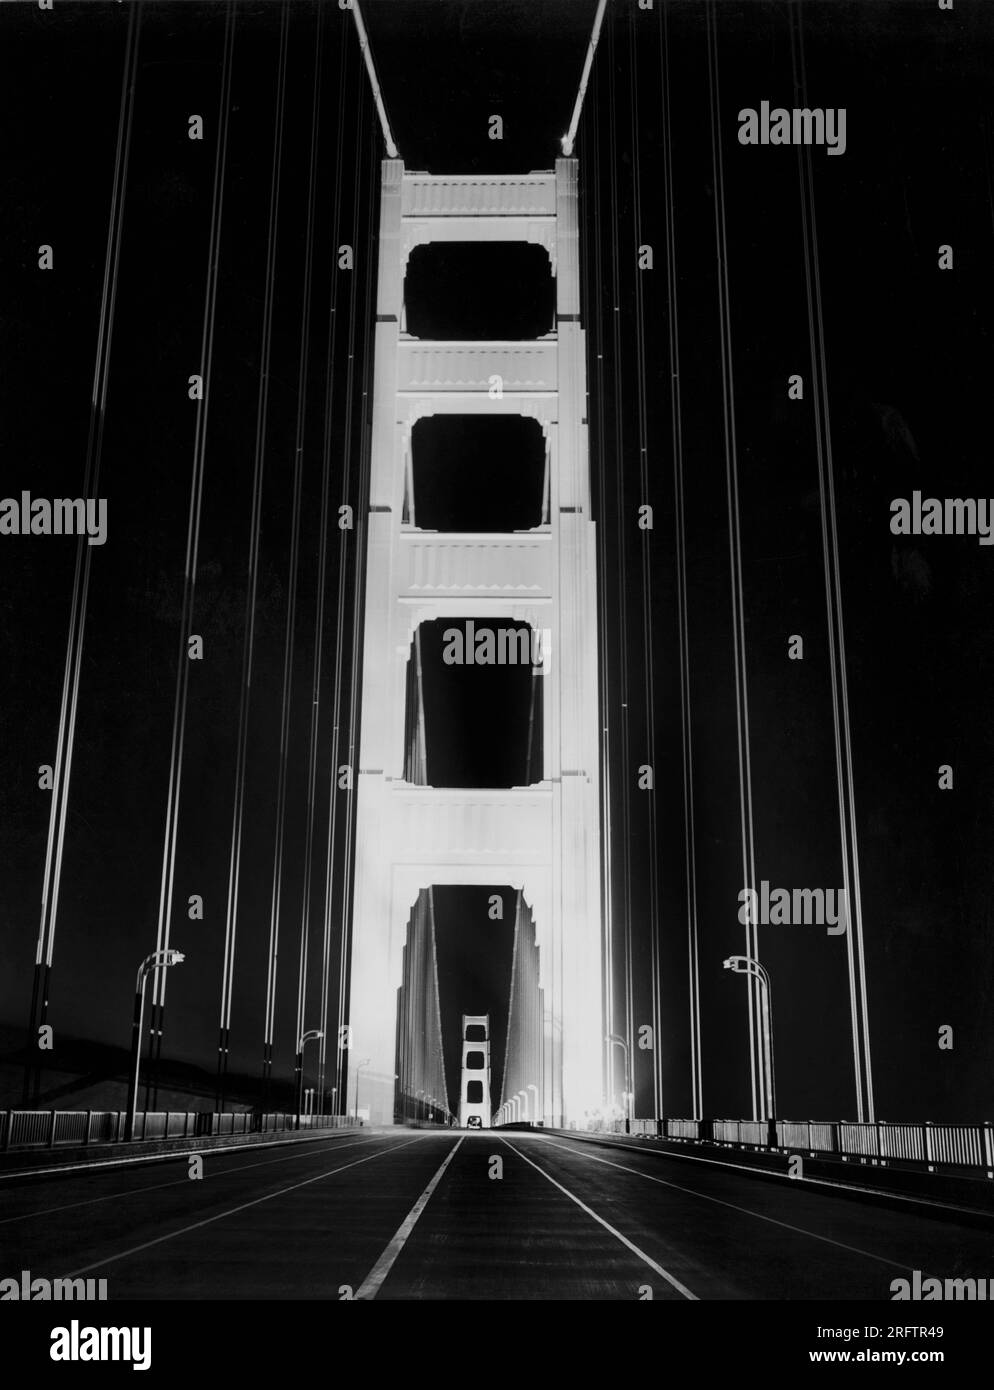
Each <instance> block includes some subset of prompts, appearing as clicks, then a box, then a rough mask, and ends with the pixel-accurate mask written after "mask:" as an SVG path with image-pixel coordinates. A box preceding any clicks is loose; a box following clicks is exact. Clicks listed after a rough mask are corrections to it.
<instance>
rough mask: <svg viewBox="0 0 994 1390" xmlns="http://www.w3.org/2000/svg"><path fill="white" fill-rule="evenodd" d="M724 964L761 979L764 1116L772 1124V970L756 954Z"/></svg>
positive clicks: (774, 1114) (775, 1106) (773, 1083)
mask: <svg viewBox="0 0 994 1390" xmlns="http://www.w3.org/2000/svg"><path fill="white" fill-rule="evenodd" d="M722 965H723V966H724V968H725V969H726V970H731V971H732V972H733V973H734V974H736V975H751V976H752V978H753V979H754V980H758V981H759V989H760V995H761V997H762V1001H763V1063H764V1070H765V1072H766V1095H767V1102H766V1107H767V1111H768V1114H767V1115H766V1116H764V1118H765V1119H767V1120H769V1121H770V1122H771V1124H772V1123H774V1122H775V1120H776V1115H777V1100H776V1089H775V1082H774V1076H773V989H772V986H771V984H770V972H769V971H768V970H767V968H766V966H765V965H761V964H760V963H759V961H758V960H756V959H755V957H754V956H729V957H728V958H727V960H723V961H722Z"/></svg>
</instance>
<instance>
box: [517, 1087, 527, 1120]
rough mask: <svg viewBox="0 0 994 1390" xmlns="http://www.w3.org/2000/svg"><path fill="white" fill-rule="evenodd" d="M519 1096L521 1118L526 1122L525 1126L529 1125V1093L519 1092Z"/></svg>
mask: <svg viewBox="0 0 994 1390" xmlns="http://www.w3.org/2000/svg"><path fill="white" fill-rule="evenodd" d="M518 1095H519V1096H520V1097H521V1118H522V1119H523V1120H524V1122H525V1124H527V1123H528V1092H527V1091H519V1092H518Z"/></svg>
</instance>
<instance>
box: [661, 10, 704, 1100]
mask: <svg viewBox="0 0 994 1390" xmlns="http://www.w3.org/2000/svg"><path fill="white" fill-rule="evenodd" d="M659 61H660V73H661V82H660V96H661V99H662V118H663V203H664V207H665V226H666V285H667V295H666V299H667V315H666V317H667V322H668V326H669V354H670V418H671V430H672V449H673V492H674V502H675V513H676V514H675V522H674V524H675V530H676V581H677V638H678V647H679V663H678V664H679V673H680V740H681V749H682V764H683V834H684V882H685V889H686V894H687V971H688V999H689V1004H690V1020H689V1023H690V1038H689V1040H690V1095H691V1108H692V1118H694V1119H701V1118H702V1116H703V1114H704V1098H703V1080H702V1067H701V984H700V949H699V941H698V928H697V840H696V830H695V818H694V747H693V722H692V717H691V699H690V636H689V631H690V629H689V617H688V604H687V530H686V519H685V511H684V474H683V402H682V397H681V388H680V321H679V313H678V307H679V306H678V303H677V269H676V209H675V200H674V191H673V123H672V119H671V116H670V52H669V14H668V5H667V0H663V7H662V10H661V11H660V19H659ZM657 1046H658V1043H657Z"/></svg>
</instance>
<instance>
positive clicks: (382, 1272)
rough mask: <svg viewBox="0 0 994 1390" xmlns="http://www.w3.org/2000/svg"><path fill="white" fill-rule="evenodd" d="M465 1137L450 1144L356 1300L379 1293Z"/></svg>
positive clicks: (362, 1286) (368, 1276)
mask: <svg viewBox="0 0 994 1390" xmlns="http://www.w3.org/2000/svg"><path fill="white" fill-rule="evenodd" d="M465 1138H466V1136H465V1134H464V1135H463V1136H462V1138H461V1139H458V1140H457V1141H456V1143H455V1144H454V1145H453V1146H452V1148H451V1149H450V1150H449V1152H448V1153H447V1154H446V1156H445V1160H444V1162H443V1163H442V1166H441V1168H439V1170H438V1172H437V1173H436V1174H435V1176H434V1177H433V1178H432V1180H431V1182H430V1183H429V1184H428V1186H427V1187H426V1188H425V1190H424V1191H423V1192H422V1194H421V1196H420V1197H419V1198H418V1200H417V1201H416V1202H415V1203H414V1206H413V1207H412V1208H411V1210H410V1211H409V1212H408V1213H407V1215H406V1216H405V1217H404V1219H403V1221H402V1222H401V1223H400V1225H399V1226H398V1227H397V1233H396V1235H395V1236H394V1238H393V1240H392V1241H391V1242H390V1244H389V1245H388V1246H387V1248H386V1249H385V1250H384V1252H383V1254H382V1255H381V1256H380V1258H379V1259H378V1260H377V1261H376V1264H375V1265H373V1268H372V1269H371V1270H370V1271H369V1273H368V1274H367V1275H366V1277H365V1279H364V1280H363V1281H362V1283H361V1284H360V1286H359V1289H358V1290H357V1292H356V1295H355V1296H356V1299H357V1300H358V1299H360V1298H375V1297H376V1295H377V1294H378V1293H379V1291H380V1289H381V1288H382V1286H383V1281H384V1279H386V1277H387V1275H388V1274H389V1273H390V1270H391V1269H392V1268H393V1264H394V1261H395V1260H396V1258H397V1256H398V1255H399V1254H400V1252H401V1251H402V1250H403V1248H404V1246H405V1245H406V1244H407V1238H408V1236H409V1235H410V1234H411V1232H412V1231H413V1230H414V1227H415V1225H416V1224H417V1220H418V1217H419V1216H420V1215H421V1213H422V1212H423V1211H424V1209H425V1207H426V1206H427V1205H428V1203H429V1202H430V1201H431V1194H432V1193H433V1192H434V1191H435V1188H436V1187H437V1186H438V1184H439V1183H440V1182H441V1181H442V1174H443V1173H444V1172H445V1170H446V1168H448V1166H449V1164H450V1163H451V1162H452V1160H453V1159H454V1158H455V1156H456V1149H458V1147H459V1145H460V1144H461V1143H462V1141H463V1139H465Z"/></svg>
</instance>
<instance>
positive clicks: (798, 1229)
mask: <svg viewBox="0 0 994 1390" xmlns="http://www.w3.org/2000/svg"><path fill="white" fill-rule="evenodd" d="M541 1137H542V1138H543V1139H544V1141H545V1143H547V1144H551V1145H552V1147H553V1148H554V1149H564V1150H565V1152H566V1153H570V1154H577V1155H578V1156H579V1157H580V1158H587V1159H589V1160H590V1162H591V1163H605V1164H606V1165H607V1166H608V1168H618V1169H620V1171H621V1172H622V1173H634V1175H635V1176H636V1177H637V1178H645V1180H646V1182H657V1183H659V1184H660V1186H662V1187H672V1188H673V1190H674V1191H675V1192H685V1193H686V1194H687V1196H688V1197H699V1198H700V1199H701V1201H702V1202H714V1203H715V1204H716V1205H717V1206H719V1207H728V1208H729V1209H730V1210H731V1211H737V1212H740V1213H741V1215H743V1216H753V1217H755V1218H756V1220H757V1221H768V1222H770V1224H771V1225H773V1226H781V1227H782V1228H783V1229H784V1230H785V1231H793V1232H794V1233H795V1234H796V1235H799V1236H810V1238H811V1239H812V1240H820V1241H823V1242H824V1243H825V1244H826V1245H834V1246H836V1247H837V1248H838V1249H839V1250H848V1251H849V1253H850V1254H851V1255H862V1256H863V1258H864V1259H867V1260H877V1261H879V1263H880V1264H883V1265H891V1266H892V1267H893V1268H894V1269H902V1270H908V1269H910V1268H911V1266H910V1265H903V1264H901V1263H900V1262H899V1261H897V1260H889V1259H888V1258H887V1256H886V1255H874V1254H873V1253H872V1251H870V1250H860V1248H859V1246H858V1245H846V1243H845V1241H842V1240H833V1239H832V1237H831V1236H821V1235H819V1234H818V1232H817V1231H809V1230H807V1229H806V1227H804V1226H794V1225H792V1224H791V1222H789V1221H778V1220H777V1218H776V1217H775V1216H764V1215H763V1213H762V1212H761V1211H750V1209H749V1208H748V1207H740V1206H739V1205H738V1203H737V1202H726V1201H725V1199H724V1198H723V1197H711V1196H710V1195H709V1194H708V1193H707V1192H697V1191H695V1190H694V1188H692V1187H682V1186H681V1185H680V1184H679V1183H678V1182H667V1181H666V1179H665V1178H655V1177H653V1175H652V1174H651V1173H642V1172H640V1171H639V1169H638V1168H628V1167H627V1166H626V1165H625V1164H624V1163H612V1162H611V1160H610V1159H609V1158H598V1156H597V1155H596V1154H588V1153H584V1151H583V1149H582V1148H581V1149H571V1148H569V1147H567V1146H566V1145H565V1144H556V1143H555V1142H554V1141H553V1140H552V1139H551V1138H549V1137H548V1136H547V1135H542V1136H541Z"/></svg>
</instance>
